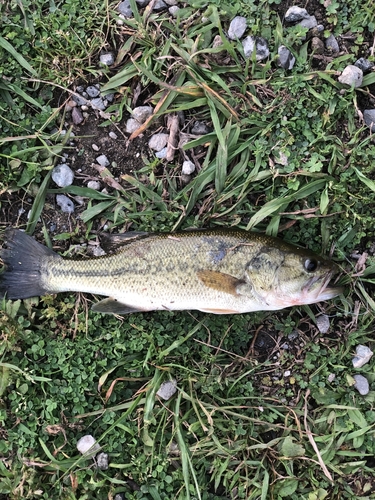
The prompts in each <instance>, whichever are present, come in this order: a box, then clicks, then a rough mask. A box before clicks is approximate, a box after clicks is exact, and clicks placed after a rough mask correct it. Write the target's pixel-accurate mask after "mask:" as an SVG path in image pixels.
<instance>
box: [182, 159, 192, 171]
mask: <svg viewBox="0 0 375 500" xmlns="http://www.w3.org/2000/svg"><path fill="white" fill-rule="evenodd" d="M194 171H195V165H194V163H193V162H192V161H190V160H186V161H184V163H183V164H182V171H181V173H182V174H183V175H191V174H192V173H193V172H194Z"/></svg>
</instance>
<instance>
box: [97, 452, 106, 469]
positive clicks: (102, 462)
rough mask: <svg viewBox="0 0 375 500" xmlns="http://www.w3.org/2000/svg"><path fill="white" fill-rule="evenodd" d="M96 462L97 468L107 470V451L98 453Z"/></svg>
mask: <svg viewBox="0 0 375 500" xmlns="http://www.w3.org/2000/svg"><path fill="white" fill-rule="evenodd" d="M96 464H97V466H98V469H100V470H107V469H108V453H103V452H101V453H98V455H97V457H96Z"/></svg>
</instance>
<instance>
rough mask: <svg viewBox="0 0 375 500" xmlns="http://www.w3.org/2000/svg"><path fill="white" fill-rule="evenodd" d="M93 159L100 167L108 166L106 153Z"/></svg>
mask: <svg viewBox="0 0 375 500" xmlns="http://www.w3.org/2000/svg"><path fill="white" fill-rule="evenodd" d="M95 159H96V161H97V162H98V163H99V165H101V166H102V167H108V165H109V164H110V161H109V160H108V158H107V157H106V155H100V156H98V157H97V158H95Z"/></svg>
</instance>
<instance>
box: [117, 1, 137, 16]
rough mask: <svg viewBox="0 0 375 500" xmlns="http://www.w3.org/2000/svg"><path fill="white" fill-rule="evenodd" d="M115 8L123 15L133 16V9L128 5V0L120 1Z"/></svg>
mask: <svg viewBox="0 0 375 500" xmlns="http://www.w3.org/2000/svg"><path fill="white" fill-rule="evenodd" d="M117 10H118V11H119V12H120V14H122V15H123V16H124V17H133V10H132V8H131V6H130V2H129V0H124V1H123V2H121V3H120V4H119V5H118V7H117Z"/></svg>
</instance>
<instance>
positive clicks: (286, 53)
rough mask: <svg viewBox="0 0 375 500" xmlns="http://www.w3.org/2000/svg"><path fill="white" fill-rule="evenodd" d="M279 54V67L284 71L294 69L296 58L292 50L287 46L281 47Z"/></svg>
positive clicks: (278, 50)
mask: <svg viewBox="0 0 375 500" xmlns="http://www.w3.org/2000/svg"><path fill="white" fill-rule="evenodd" d="M277 53H278V56H279V61H278V64H279V66H280V67H281V68H283V69H292V68H293V66H294V64H295V62H296V58H295V57H294V55H293V54H292V53H291V52H290V50H289V49H288V48H287V47H285V45H280V47H279V48H278V49H277Z"/></svg>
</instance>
